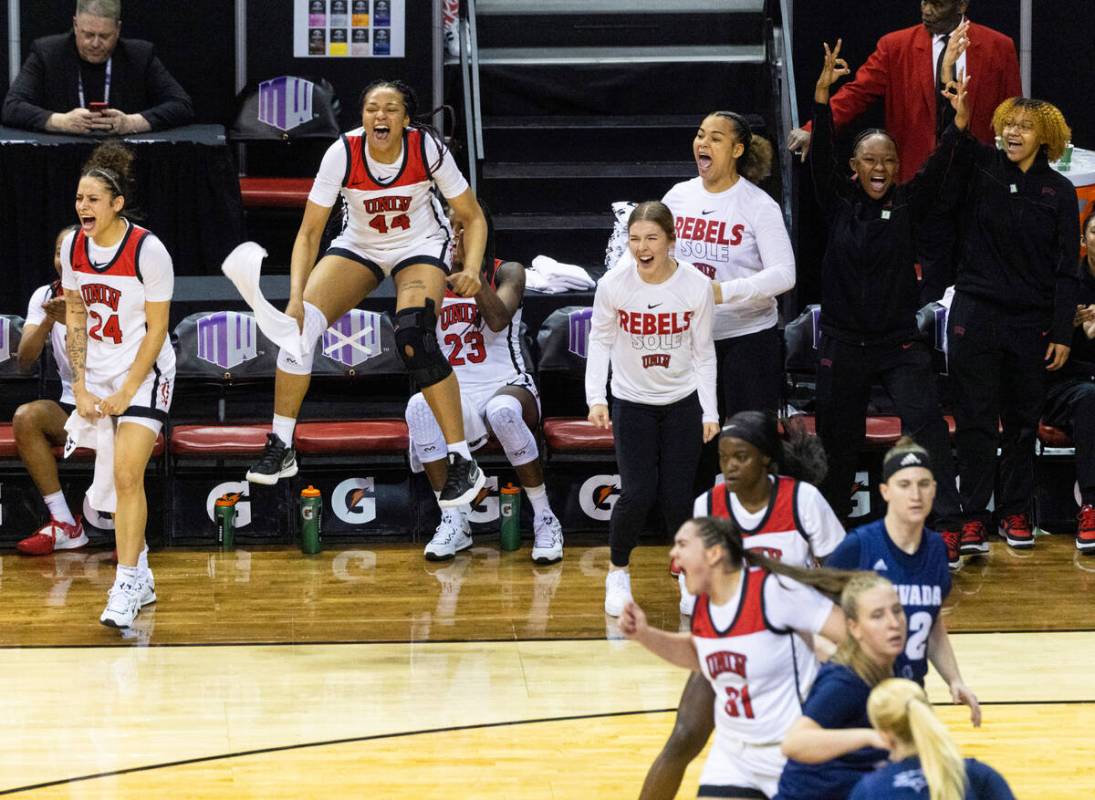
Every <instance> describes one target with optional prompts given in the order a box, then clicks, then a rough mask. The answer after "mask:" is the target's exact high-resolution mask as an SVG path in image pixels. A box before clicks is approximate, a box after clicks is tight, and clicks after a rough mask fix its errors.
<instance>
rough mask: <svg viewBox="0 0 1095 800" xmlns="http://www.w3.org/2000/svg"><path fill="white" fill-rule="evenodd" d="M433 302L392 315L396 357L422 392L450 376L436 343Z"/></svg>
mask: <svg viewBox="0 0 1095 800" xmlns="http://www.w3.org/2000/svg"><path fill="white" fill-rule="evenodd" d="M436 326H437V314H436V312H435V308H434V303H433V300H430V299H428V298H427V300H426V305H424V306H416V307H414V308H404V309H403V310H402V311H397V312H395V344H396V349H397V350H399V357H400V358H402V359H403V363H404V364H405V365H406V367H407V371H408V372H409V373H411V377H412V378H414V380H415V383H417V384H418V388H420V389H425V388H428V387H430V386H433V385H434V384H436V383H440V382H441V381H443V380H445V378H447V377H449V376H450V375H452V367H451V366H450V365H449V362H448V359H446V358H445V355H444V353H442V352H441V345H440V344H438V342H437V330H436Z"/></svg>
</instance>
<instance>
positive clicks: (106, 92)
mask: <svg viewBox="0 0 1095 800" xmlns="http://www.w3.org/2000/svg"><path fill="white" fill-rule="evenodd" d="M113 61H114V57H113V56H111V57H110V58H108V59H107V60H106V75H105V76H104V78H103V102H105V103H109V102H110V65H111V62H113ZM76 92H77V94H78V95H79V101H80V103H79V107H80V108H86V107H87V103H85V102H84V71H83V70H82V69H81V70H78V71H77V73H76Z"/></svg>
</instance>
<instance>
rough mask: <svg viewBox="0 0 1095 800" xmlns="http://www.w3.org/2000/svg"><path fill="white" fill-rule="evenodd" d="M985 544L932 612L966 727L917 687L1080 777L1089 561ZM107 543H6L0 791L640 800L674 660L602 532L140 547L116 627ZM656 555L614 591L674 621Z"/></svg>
mask: <svg viewBox="0 0 1095 800" xmlns="http://www.w3.org/2000/svg"><path fill="white" fill-rule="evenodd" d="M992 547H993V550H992V553H991V554H990V556H989V557H988V558H986V559H982V560H978V561H972V562H970V563H967V564H966V565H965V567H964V569H963V570H962V572H960V573H959V574H958V576H957V577H956V582H955V590H954V591H953V592H952V595H951V598H952V603H951V605H950V607H949V608H948V609H947V610H946V612H945V613H947V615H948V616H947V619H948V624H949V626H950V627H951V629H952V630H953V631H955V632H956V633H955V636H954V639H955V647H956V649H957V651H958V655H959V660H960V663H961V665H962V669H963V672H964V673H965V676H966V679H967V682H968V683H969V684H970V685H971V686H972V687H973V688H974V689H975V691H977V692H978V694H979V695H980V697H981V699H982V701H983V702H985V704H986V707H985V724H984V726H983V727H982V728H981V729H979V730H974V729H972V728H971V727H970V725H969V722H968V718H967V716H966V714H965V711H964V709H962V708H955V707H952V706H950V705H949V703H947V699H948V698H947V696H946V692H945V691H944V690H943V687H942V686H941V685H940V684H939V682H938V680H937V679H936V678H935V676H934V675H932V676H930V678H929V692H930V694H931V695H932V698H933V700H935V701H936V702H938V703H941V704H945V705H941V706H940V708H939V711H940V713H941V715H942V716H943V718H944V719H945V720H946V721H947V722H948V724H949V725H950V726H951V729H952V730H953V731H954V732H955V735H956V737H957V738H958V740H959V742H960V743H961V745H962V747H963V750H964V752H965V753H966V754H968V755H973V756H977V757H980V758H983V759H985V760H987V761H989V762H990V763H993V764H994V765H995V766H997V768H999V769H1000V770H1001V771H1002V772H1003V773H1004V774H1005V775H1006V776H1007V777H1008V779H1009V780H1010V781H1011V783H1012V786H1013V789H1014V790H1015V792H1016V795H1017V796H1018V797H1022V798H1066V797H1067V798H1080V797H1095V764H1093V763H1092V759H1091V758H1090V747H1089V737H1090V732H1091V731H1093V730H1095V685H1093V683H1092V681H1091V679H1090V675H1091V672H1092V667H1091V665H1092V664H1093V663H1095V591H1093V590H1095V558H1088V559H1083V558H1078V557H1076V556H1075V555H1074V554H1075V550H1074V549H1073V548H1072V543H1071V540H1069V539H1067V538H1062V537H1053V538H1050V539H1040V540H1039V542H1038V546H1037V548H1036V549H1035V550H1034V551H1033V553H1030V554H1028V555H1027V556H1026V557H1022V558H1020V557H1017V556H1015V555H1013V554H1012V553H1011V552H1010V551H1009V550H1008V549H1007V548H1006V547H1004V546H1003V545H1002V544H1001V543H1000V542H994V543H993V545H992ZM108 557H109V553H84V552H70V553H61V554H56V555H54V556H49V557H45V558H38V559H31V558H25V557H20V556H17V555H9V554H5V555H3V557H2V558H0V674H3V675H4V676H5V677H6V687H5V690H4V692H3V693H2V694H0V713H2V719H3V725H2V726H0V794H7V793H13V794H17V795H18V796H20V797H24V796H25V797H33V798H38V797H42V798H45V797H50V798H59V797H64V798H128V797H134V798H136V797H142V798H144V797H147V796H155V797H163V798H182V797H226V798H227V797H231V798H251V797H254V798H302V797H325V798H331V797H378V798H403V797H431V796H439V795H441V794H442V793H444V794H445V795H446V796H453V797H468V798H471V797H475V798H601V797H633V796H636V795H637V794H638V787H639V786H640V785H641V782H642V778H643V775H644V774H645V771H646V768H647V766H648V765H649V763H650V761H651V760H652V759H653V757H654V755H655V754H656V753H657V751H658V749H659V748H660V746H661V744H662V743H663V742H664V740H665V736H666V734H667V733H668V731H669V730H670V728H671V726H672V722H673V711H672V710H673V708H674V707H675V705H676V701H677V698H678V696H679V693H680V689H681V687H682V685H683V683H684V679H685V674H684V672H683V671H681V670H678V669H676V668H674V667H671V666H669V665H667V664H664V663H663V662H660V661H658V660H657V659H655V658H653V657H652V656H650V655H649V654H647V653H646V652H645V651H643V650H642V649H641V648H638V647H636V646H635V645H633V644H632V643H630V642H626V641H623V640H620V639H619V637H618V631H616V630H615V629H614V626H613V625H612V623H611V620H610V619H608V618H606V617H605V616H604V614H603V611H602V609H601V603H602V601H603V592H604V575H605V570H606V568H607V558H608V553H607V548H604V547H570V548H569V549H568V551H567V555H566V559H565V560H564V562H563V563H562V564H559V565H555V566H553V567H548V568H539V567H534V566H533V565H532V564H531V563H530V562H529V561H528V554H527V551H524V552H518V553H503V554H499V552H498V551H497V550H496V549H494V548H493V547H489V546H484V547H477V548H474V549H473V550H471V551H469V552H468V553H465V554H461V556H459V557H458V558H457V559H456V561H455V562H450V563H449V564H447V565H433V564H427V563H426V562H424V561H423V560H422V559H421V553H420V551H419V550H418V548H414V549H411V548H409V547H406V546H398V547H396V546H370V547H363V548H361V549H357V550H339V551H332V552H325V553H322V554H320V555H319V556H316V557H306V556H302V555H301V554H300V553H299V552H296V551H290V550H266V551H248V552H244V551H236V552H232V553H205V552H195V551H175V552H164V553H154V554H153V556H152V564H153V569H154V570H155V573H156V581H157V593H158V595H159V603H158V604H157V605H155V606H151V607H149V608H148V609H147V610H146V611H145V612H144V613H142V615H141V617H140V619H139V621H138V623H137V625H135V626H134V629H133V630H132V631H130V632H128V633H127V634H126V635H124V636H123V635H120V634H119V633H117V632H114V631H111V630H108V629H106V628H103V627H101V626H100V625H98V623H97V621H96V618H97V615H98V613H99V611H100V610H101V608H102V605H103V602H104V601H105V592H106V589H107V588H108V587H109V586H110V583H111V581H112V579H113V565H112V564H110V563H109V561H108ZM666 566H667V555H666V550H665V548H656V547H643V548H640V549H639V550H638V551H637V552H636V555H635V560H634V566H633V587H634V591H635V595H636V598H637V599H638V601H639V602H640V603H641V604H642V605H643V606H644V607H645V608H646V609H647V611H648V614H649V615H650V617H651V618H652V620H653V621H654V622H655V624H658V625H660V626H662V627H666V628H677V627H678V626H679V625H680V623H681V619H680V617H679V615H678V613H677V609H676V606H677V593H676V584H675V582H674V581H673V580H672V579H671V578H670V577H669V576H668V574H667V573H666ZM701 765H702V759H700V760H697V762H696V763H695V764H694V765H693V767H692V769H691V770H690V771H689V773H688V775H687V776H686V780H685V783H684V785H683V786H682V790H681V793H680V797H694V796H695V790H696V783H697V780H698V777H699V768H700V766H701Z"/></svg>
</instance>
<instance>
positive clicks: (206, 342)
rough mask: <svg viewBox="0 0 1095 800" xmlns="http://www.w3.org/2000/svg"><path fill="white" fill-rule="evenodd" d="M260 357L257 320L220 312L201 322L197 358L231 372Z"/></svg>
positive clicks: (199, 322)
mask: <svg viewBox="0 0 1095 800" xmlns="http://www.w3.org/2000/svg"><path fill="white" fill-rule="evenodd" d="M257 356H258V328H257V326H256V325H255V318H254V317H252V316H251V315H250V314H242V313H240V312H239V311H218V312H217V313H216V314H210V315H209V316H207V317H202V318H201V319H199V320H198V358H200V359H201V360H202V361H208V362H209V363H210V364H216V365H217V366H218V367H220V368H221V369H232V367H235V366H236V365H238V364H242V363H243V362H245V361H250V360H251V359H253V358H255V357H257Z"/></svg>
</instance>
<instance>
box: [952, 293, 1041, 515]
mask: <svg viewBox="0 0 1095 800" xmlns="http://www.w3.org/2000/svg"><path fill="white" fill-rule="evenodd" d="M1048 327H1049V323H1048V319H1047V322H1046V326H1045V328H1048ZM1045 328H1043V327H1042V326H1040V325H1031V324H1016V323H1015V322H1013V321H1012V315H1011V314H1010V313H1009V312H1008V311H1006V310H1005V309H1002V308H1000V307H999V306H997V305H995V304H993V303H989V302H986V301H984V300H980V299H978V298H976V297H972V296H970V295H968V294H965V293H963V292H959V293H957V294H956V295H955V296H954V303H953V304H952V306H951V311H950V315H949V317H948V320H947V336H948V340H949V351H950V352H949V361H948V363H949V367H950V374H951V379H952V384H953V386H954V397H955V409H954V416H955V421H956V422H957V423H958V433H957V436H956V439H955V442H956V444H957V450H958V474H959V478H960V486H959V491H960V495H961V498H962V507H963V509H964V510H965V514H966V518H967V519H976V520H980V521H982V522H984V523H985V524H986V525H988V524H989V523H990V521H991V515H990V514H989V512H988V504H989V499H990V498H991V497H992V494H993V491H994V490H996V504H995V505H996V513H997V515H998V517H1004V516H1007V515H1009V514H1026V513H1029V512H1030V502H1031V498H1032V497H1033V494H1034V438H1035V436H1036V435H1037V433H1038V419H1039V417H1040V416H1041V413H1042V405H1043V403H1044V401H1045V394H1046V374H1047V373H1046V362H1045V354H1046V348H1047V347H1048V346H1049V335H1048V332H1047V331H1046V330H1045ZM998 421H999V424H1001V425H1002V427H1003V434H1002V435H1000V434H999V433H998V430H999V428H998ZM998 442H999V447H1000V464H999V481H997V479H996V478H997V463H996V448H997V443H998Z"/></svg>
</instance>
